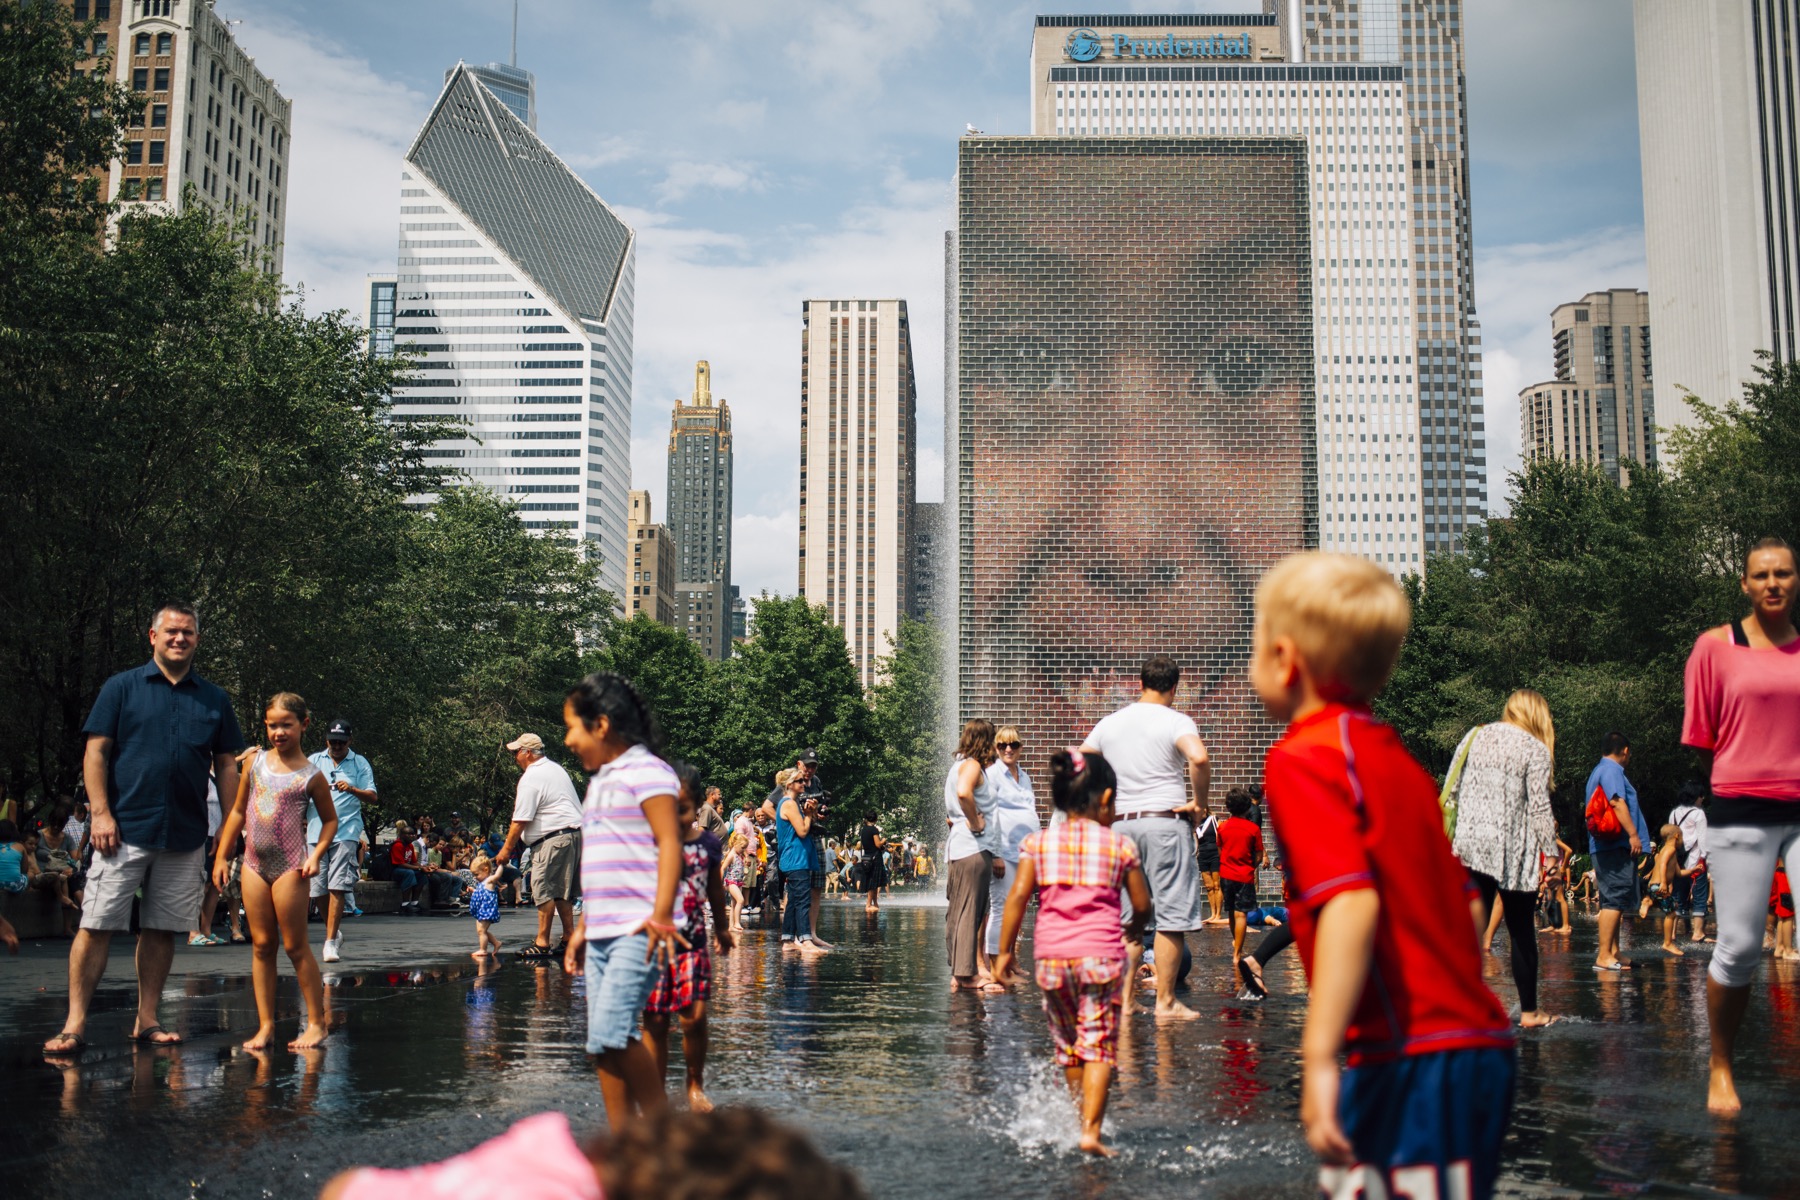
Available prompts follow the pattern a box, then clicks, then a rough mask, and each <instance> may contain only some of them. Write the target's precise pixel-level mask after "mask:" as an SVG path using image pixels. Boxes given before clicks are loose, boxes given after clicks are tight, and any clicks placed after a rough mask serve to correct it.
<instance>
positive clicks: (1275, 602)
mask: <svg viewBox="0 0 1800 1200" xmlns="http://www.w3.org/2000/svg"><path fill="white" fill-rule="evenodd" d="M1256 619H1257V621H1258V622H1260V623H1261V625H1262V630H1263V637H1264V639H1265V642H1273V641H1274V640H1275V639H1276V638H1280V637H1286V638H1291V639H1292V640H1293V643H1294V648H1295V649H1296V650H1298V651H1299V652H1300V657H1301V658H1302V659H1303V660H1304V661H1305V663H1306V668H1307V670H1308V671H1309V672H1310V673H1311V674H1312V677H1313V682H1314V684H1315V685H1316V686H1317V687H1318V689H1319V691H1320V692H1321V694H1323V695H1326V696H1328V697H1330V698H1332V699H1342V700H1368V699H1371V698H1373V697H1374V695H1375V693H1377V692H1379V691H1380V690H1381V689H1382V686H1383V685H1384V684H1386V683H1387V681H1388V677H1389V676H1390V675H1392V674H1393V673H1394V664H1395V663H1396V662H1397V661H1399V658H1400V645H1401V643H1402V642H1404V641H1405V640H1406V630H1407V627H1408V626H1409V625H1411V623H1412V609H1411V606H1410V605H1409V604H1408V603H1407V599H1406V593H1405V592H1403V591H1401V590H1400V586H1399V585H1398V584H1396V583H1395V582H1394V580H1393V577H1392V576H1390V575H1389V574H1388V573H1387V572H1386V571H1384V570H1382V569H1381V568H1380V567H1378V566H1376V565H1375V564H1374V563H1372V562H1369V561H1368V560H1367V559H1362V558H1353V557H1351V556H1350V555H1348V554H1325V553H1320V552H1319V551H1309V552H1307V553H1304V554H1290V555H1288V556H1287V557H1286V558H1284V559H1282V560H1281V561H1280V562H1278V563H1276V564H1275V565H1274V566H1273V567H1270V568H1269V570H1268V572H1267V573H1266V574H1265V575H1264V576H1263V577H1262V582H1261V583H1259V584H1257V585H1256Z"/></svg>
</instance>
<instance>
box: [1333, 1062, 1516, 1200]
mask: <svg viewBox="0 0 1800 1200" xmlns="http://www.w3.org/2000/svg"><path fill="white" fill-rule="evenodd" d="M1517 1073H1518V1069H1517V1063H1516V1060H1515V1058H1514V1053H1513V1051H1512V1050H1510V1049H1507V1050H1492V1049H1488V1050H1447V1051H1445V1052H1443V1053H1441V1054H1413V1055H1408V1056H1407V1057H1405V1058H1400V1059H1396V1060H1395V1061H1393V1062H1384V1063H1375V1064H1371V1065H1366V1066H1360V1067H1351V1068H1350V1069H1348V1070H1346V1071H1345V1072H1344V1081H1343V1085H1342V1088H1341V1089H1340V1091H1339V1093H1338V1121H1339V1122H1340V1123H1341V1124H1342V1125H1343V1128H1344V1136H1346V1137H1348V1138H1349V1139H1350V1145H1351V1146H1352V1147H1354V1148H1355V1150H1356V1165H1355V1166H1353V1167H1321V1168H1320V1169H1319V1193H1320V1195H1321V1196H1327V1197H1339V1196H1342V1197H1358V1196H1375V1195H1384V1194H1385V1195H1392V1196H1398V1195H1408V1196H1467V1197H1470V1198H1471V1200H1486V1198H1487V1197H1490V1196H1492V1195H1493V1194H1494V1183H1495V1181H1496V1180H1497V1179H1498V1178H1499V1176H1500V1144H1501V1143H1502V1142H1503V1141H1505V1140H1506V1125H1507V1122H1508V1120H1509V1119H1510V1118H1511V1116H1512V1104H1513V1082H1514V1078H1515V1076H1516V1075H1517ZM1427 1176H1428V1177H1429V1182H1427V1181H1426V1177H1427ZM1370 1177H1375V1179H1378V1180H1379V1182H1380V1184H1381V1185H1385V1186H1384V1187H1378V1186H1376V1185H1375V1184H1374V1183H1372V1182H1369V1181H1370Z"/></svg>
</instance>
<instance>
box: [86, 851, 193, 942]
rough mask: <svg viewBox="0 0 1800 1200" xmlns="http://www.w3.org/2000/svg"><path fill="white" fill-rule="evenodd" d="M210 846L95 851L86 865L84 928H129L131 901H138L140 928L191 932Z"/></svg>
mask: <svg viewBox="0 0 1800 1200" xmlns="http://www.w3.org/2000/svg"><path fill="white" fill-rule="evenodd" d="M209 865H210V864H209V863H208V862H207V861H206V847H204V846H196V847H194V848H193V849H192V850H146V849H144V848H143V847H142V846H129V845H120V847H119V849H118V852H117V853H116V854H112V855H105V854H101V853H99V852H97V851H96V852H95V854H94V864H93V866H92V867H90V868H89V869H88V880H87V894H86V896H85V897H84V898H83V902H82V905H81V927H82V928H83V929H92V930H94V931H96V932H99V933H123V932H125V931H126V930H128V929H130V928H131V901H132V898H133V897H134V896H136V895H137V892H138V889H139V888H142V889H143V892H144V896H143V900H142V901H141V902H140V903H139V905H138V928H140V929H162V930H167V931H169V932H171V933H187V932H190V931H192V930H193V929H194V928H195V927H196V926H197V925H199V923H200V901H201V899H202V897H203V896H204V895H205V893H206V868H207V867H208V866H209Z"/></svg>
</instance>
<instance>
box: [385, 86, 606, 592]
mask: <svg viewBox="0 0 1800 1200" xmlns="http://www.w3.org/2000/svg"><path fill="white" fill-rule="evenodd" d="M400 180H401V183H400V257H399V271H398V285H397V286H398V292H397V298H396V304H397V306H398V312H397V314H396V316H395V326H394V335H395V338H396V340H397V341H398V342H399V343H400V344H402V345H409V346H410V347H411V348H412V349H413V350H415V351H417V352H419V353H420V355H421V360H420V363H419V371H418V374H417V377H416V378H415V379H414V380H413V382H411V383H409V384H407V385H406V386H405V387H402V388H399V389H396V393H395V396H394V404H395V415H396V419H398V420H406V419H407V418H409V417H423V416H427V415H430V416H434V417H442V416H447V417H450V418H452V419H455V420H458V421H460V422H461V423H462V424H463V425H464V426H465V427H466V428H467V429H468V431H469V432H468V436H467V437H464V438H458V439H455V440H450V441H444V442H440V443H438V444H437V445H435V446H434V447H433V448H432V450H431V451H430V452H429V453H428V455H427V458H428V459H429V460H432V461H435V462H438V463H440V464H441V465H444V466H448V467H455V468H459V469H460V470H461V471H462V472H463V473H464V474H465V475H467V476H468V477H469V480H470V481H471V482H473V483H478V484H481V485H483V486H485V487H489V488H492V489H494V490H495V491H497V492H499V493H501V494H502V495H504V496H507V497H508V498H510V499H514V500H517V501H519V507H520V510H521V515H522V517H523V519H524V522H525V525H526V527H527V528H529V529H537V530H544V531H551V530H557V531H567V532H568V533H569V534H572V535H573V536H575V537H576V538H578V539H580V541H581V542H582V544H583V545H584V546H585V547H586V548H587V550H588V552H589V553H591V554H597V555H599V556H600V558H601V581H602V583H603V584H604V585H605V586H606V587H607V588H608V589H610V590H611V591H612V592H613V594H614V595H616V596H619V597H621V598H624V597H625V596H627V595H628V593H627V592H626V572H627V568H626V565H625V564H626V562H627V558H628V551H627V546H626V540H625V527H626V519H627V511H626V492H627V490H628V488H629V486H630V478H631V463H630V443H631V362H632V291H633V279H634V273H635V266H634V264H635V250H636V239H635V237H634V235H633V233H632V231H631V229H630V228H629V227H627V226H626V225H625V223H624V222H623V221H621V220H619V218H618V217H617V216H616V215H615V214H614V213H613V211H612V209H610V208H609V207H607V205H606V202H605V201H603V200H602V199H600V197H599V196H597V195H595V194H594V192H593V190H592V189H590V188H589V187H588V186H587V184H586V183H584V182H583V181H582V180H581V178H580V177H579V176H577V175H576V174H575V173H574V172H573V171H571V170H570V169H569V168H568V167H567V166H566V165H564V164H563V162H562V160H561V159H559V158H557V157H556V155H555V154H554V153H552V152H551V150H550V148H549V147H547V146H546V145H544V143H543V142H542V141H541V140H539V138H538V136H537V134H535V133H533V132H532V131H531V129H530V128H529V127H528V126H527V125H526V124H525V122H524V121H521V120H520V119H519V118H518V117H517V116H515V115H514V114H513V112H512V111H511V110H510V109H508V108H507V107H506V105H504V104H502V103H501V102H500V101H499V100H498V99H497V98H496V97H495V96H494V94H493V93H492V92H491V91H489V90H488V88H487V87H486V86H485V85H484V84H483V83H482V82H481V81H480V79H478V78H477V77H476V75H475V74H474V72H473V71H471V70H470V69H469V68H468V67H467V66H466V65H459V66H458V67H457V68H456V69H455V70H454V71H452V72H451V74H450V78H449V81H448V82H447V83H446V84H445V85H444V91H443V94H442V95H440V96H439V97H438V101H437V104H436V105H434V106H433V108H432V110H431V115H430V117H429V118H427V120H426V122H425V125H424V127H423V128H422V129H420V130H419V134H418V137H417V138H415V139H414V140H413V144H412V147H411V149H409V150H408V151H407V154H406V159H405V162H404V163H403V164H402V170H401V176H400ZM421 500H422V501H429V500H430V497H421Z"/></svg>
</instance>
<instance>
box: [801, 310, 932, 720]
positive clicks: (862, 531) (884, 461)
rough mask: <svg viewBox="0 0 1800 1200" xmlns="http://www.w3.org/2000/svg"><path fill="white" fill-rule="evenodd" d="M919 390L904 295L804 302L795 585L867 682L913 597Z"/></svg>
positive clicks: (866, 683) (874, 674) (871, 680)
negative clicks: (821, 613)
mask: <svg viewBox="0 0 1800 1200" xmlns="http://www.w3.org/2000/svg"><path fill="white" fill-rule="evenodd" d="M916 404H917V394H916V388H915V386H914V382H913V361H912V331H911V329H910V328H909V327H908V324H907V317H906V301H904V300H807V301H805V302H804V303H803V304H802V305H801V308H800V572H799V573H800V594H801V595H802V596H804V597H805V598H806V599H807V600H808V601H810V602H811V603H813V604H822V605H824V606H825V608H826V609H827V610H828V611H829V612H830V614H831V619H832V620H833V621H835V622H836V623H837V624H838V625H839V626H841V627H842V628H843V630H844V640H845V641H846V642H847V643H848V644H849V647H850V657H851V658H852V660H853V661H854V662H855V663H856V668H857V671H858V673H859V674H860V675H861V677H862V681H863V685H864V686H865V687H867V686H869V685H870V684H873V683H874V682H875V677H876V661H877V660H878V659H880V658H882V657H884V656H886V655H887V654H889V653H890V643H889V639H890V637H891V636H892V635H893V633H894V631H895V630H896V629H897V628H898V627H899V624H900V617H901V615H902V614H903V613H905V612H906V611H907V606H908V604H909V602H910V600H911V596H910V590H911V580H910V578H909V575H910V566H911V563H910V559H911V554H912V511H913V496H914V494H915V491H916V477H915V473H916V465H915V457H916V452H917V428H916V425H915V408H916Z"/></svg>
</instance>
